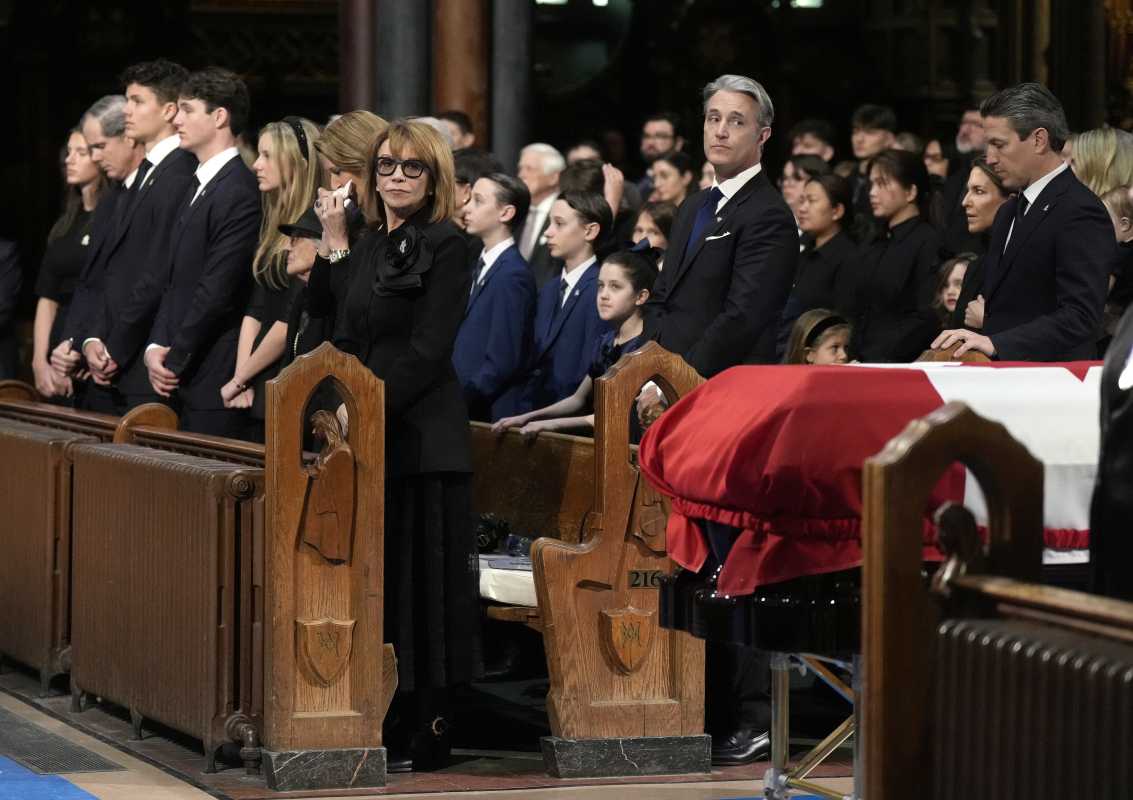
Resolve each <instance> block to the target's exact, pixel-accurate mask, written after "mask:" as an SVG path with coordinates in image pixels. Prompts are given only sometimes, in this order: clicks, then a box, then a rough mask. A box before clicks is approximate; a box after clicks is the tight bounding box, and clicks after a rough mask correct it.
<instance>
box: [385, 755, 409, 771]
mask: <svg viewBox="0 0 1133 800" xmlns="http://www.w3.org/2000/svg"><path fill="white" fill-rule="evenodd" d="M412 771H413V757H412V756H410V755H409V753H403V752H394V751H393V750H386V772H412Z"/></svg>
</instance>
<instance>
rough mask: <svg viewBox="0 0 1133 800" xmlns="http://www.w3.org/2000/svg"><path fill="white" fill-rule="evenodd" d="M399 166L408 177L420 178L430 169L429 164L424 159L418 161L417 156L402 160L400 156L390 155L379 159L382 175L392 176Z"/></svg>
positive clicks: (379, 171)
mask: <svg viewBox="0 0 1133 800" xmlns="http://www.w3.org/2000/svg"><path fill="white" fill-rule="evenodd" d="M398 167H401V174H402V175H404V176H405V177H407V178H420V177H421V176H422V175H424V174H425V173H426V172H428V171H429V165H428V164H426V163H425V162H424V161H418V160H417V159H416V158H407V159H405V160H404V161H402V160H401V159H400V158H390V157H389V156H382V157H381V158H379V159H378V174H379V175H382V176H386V177H388V176H390V175H392V174H393V173H394V170H396V169H397V168H398Z"/></svg>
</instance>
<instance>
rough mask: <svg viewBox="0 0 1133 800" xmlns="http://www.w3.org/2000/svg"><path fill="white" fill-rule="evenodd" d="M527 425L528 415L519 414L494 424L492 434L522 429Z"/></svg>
mask: <svg viewBox="0 0 1133 800" xmlns="http://www.w3.org/2000/svg"><path fill="white" fill-rule="evenodd" d="M526 424H527V415H526V414H519V415H518V416H514V417H504V418H503V419H498V420H496V421H495V422H493V423H492V433H503V432H504V431H506V430H508V429H510V428H520V427H522V426H524V425H526Z"/></svg>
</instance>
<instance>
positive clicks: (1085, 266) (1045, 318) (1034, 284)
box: [983, 169, 1117, 361]
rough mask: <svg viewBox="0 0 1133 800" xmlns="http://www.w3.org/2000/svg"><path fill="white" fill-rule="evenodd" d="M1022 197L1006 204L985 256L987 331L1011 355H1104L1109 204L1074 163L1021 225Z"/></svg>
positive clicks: (999, 350)
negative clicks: (1017, 211)
mask: <svg viewBox="0 0 1133 800" xmlns="http://www.w3.org/2000/svg"><path fill="white" fill-rule="evenodd" d="M1018 203H1019V199H1018V197H1013V198H1011V199H1010V200H1008V201H1007V202H1006V203H1004V204H1003V205H1002V207H1000V209H999V212H998V213H997V214H996V216H995V223H994V224H993V225H992V233H991V242H990V243H989V245H988V252H987V255H986V256H985V257H984V276H985V277H984V292H983V294H984V300H985V301H986V304H987V305H986V307H985V309H984V334H986V335H987V336H989V337H991V341H992V344H993V345H995V349H996V357H997V358H1000V359H1002V360H1004V361H1077V360H1083V359H1092V358H1097V342H1098V338H1099V336H1100V333H1101V323H1102V310H1103V308H1104V307H1105V297H1106V292H1107V291H1108V289H1109V267H1110V264H1111V263H1112V261H1113V254H1114V248H1115V247H1116V246H1117V243H1116V240H1115V239H1114V236H1113V225H1112V224H1111V223H1110V221H1109V215H1108V214H1107V213H1106V210H1105V206H1103V205H1102V203H1101V201H1100V200H1099V199H1098V198H1097V197H1095V196H1094V193H1093V192H1091V191H1090V190H1089V189H1087V188H1086V187H1085V186H1083V185H1082V183H1081V181H1079V180H1078V179H1077V178H1076V177H1074V173H1073V172H1071V171H1070V170H1069V169H1067V170H1064V171H1063V172H1061V173H1060V174H1059V175H1057V176H1056V177H1055V178H1054V179H1053V180H1052V181H1051V182H1050V183H1049V184H1047V186H1046V188H1044V189H1043V191H1042V193H1041V194H1039V196H1038V197H1037V198H1035V202H1034V203H1033V204H1032V206H1031V208H1030V209H1029V210H1028V211H1027V214H1026V215H1025V216H1024V217H1023V219H1022V221H1021V222H1020V223H1019V224H1017V225H1016V226H1015V231H1014V232H1013V233H1012V234H1011V242H1010V244H1009V246H1008V247H1007V252H1006V253H1005V252H1004V251H1003V244H1004V242H1006V241H1007V232H1008V231H1009V230H1010V228H1011V222H1012V220H1014V218H1015V209H1016V207H1017V205H1018Z"/></svg>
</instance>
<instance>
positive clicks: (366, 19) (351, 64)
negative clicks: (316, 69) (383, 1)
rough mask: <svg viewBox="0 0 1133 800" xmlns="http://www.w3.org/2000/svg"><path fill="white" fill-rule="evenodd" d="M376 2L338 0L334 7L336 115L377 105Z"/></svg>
mask: <svg viewBox="0 0 1133 800" xmlns="http://www.w3.org/2000/svg"><path fill="white" fill-rule="evenodd" d="M376 22H377V0H340V2H339V4H338V38H339V50H338V60H339V82H338V110H339V112H340V113H345V112H347V111H354V110H357V109H369V110H373V108H374V106H375V104H376V102H377V99H378V98H377V65H376V64H375V63H374V50H375V46H376V44H377V28H376Z"/></svg>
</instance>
